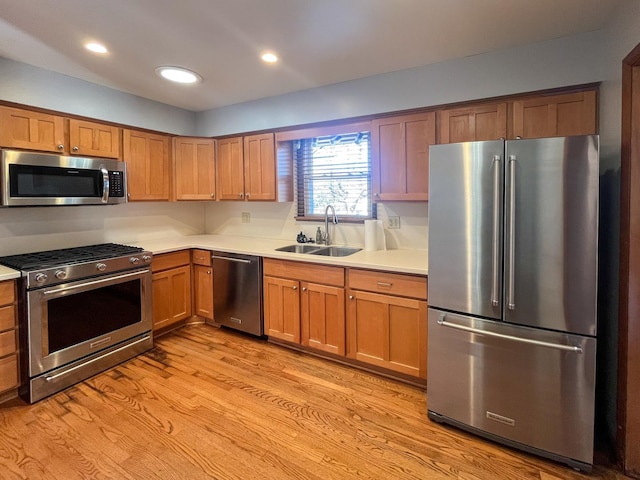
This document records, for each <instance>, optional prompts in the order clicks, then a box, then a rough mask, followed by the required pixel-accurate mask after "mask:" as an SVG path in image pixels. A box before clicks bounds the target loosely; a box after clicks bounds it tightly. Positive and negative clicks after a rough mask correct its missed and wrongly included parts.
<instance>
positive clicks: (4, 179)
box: [0, 150, 127, 207]
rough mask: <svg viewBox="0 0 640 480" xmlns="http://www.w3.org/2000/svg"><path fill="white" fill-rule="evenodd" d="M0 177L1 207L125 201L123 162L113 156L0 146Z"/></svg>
mask: <svg viewBox="0 0 640 480" xmlns="http://www.w3.org/2000/svg"><path fill="white" fill-rule="evenodd" d="M0 180H1V183H0V189H1V192H0V193H1V201H0V204H1V205H2V206H4V207H30V206H40V205H45V206H46V205H49V206H51V205H112V204H117V203H125V202H126V201H127V181H126V164H125V163H124V162H120V161H118V160H113V159H106V158H83V157H68V156H63V155H54V154H47V153H35V152H21V151H17V150H3V151H2V165H1V169H0Z"/></svg>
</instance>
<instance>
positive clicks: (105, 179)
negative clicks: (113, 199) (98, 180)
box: [100, 165, 109, 203]
mask: <svg viewBox="0 0 640 480" xmlns="http://www.w3.org/2000/svg"><path fill="white" fill-rule="evenodd" d="M100 171H101V172H102V203H109V171H108V170H107V169H106V168H104V165H100Z"/></svg>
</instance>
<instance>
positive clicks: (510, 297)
mask: <svg viewBox="0 0 640 480" xmlns="http://www.w3.org/2000/svg"><path fill="white" fill-rule="evenodd" d="M507 231H508V242H509V258H508V265H507V277H508V279H507V308H509V310H515V309H516V300H515V296H516V292H515V264H516V156H515V155H509V221H508V226H507Z"/></svg>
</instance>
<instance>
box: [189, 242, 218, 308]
mask: <svg viewBox="0 0 640 480" xmlns="http://www.w3.org/2000/svg"><path fill="white" fill-rule="evenodd" d="M191 262H192V263H193V287H194V310H195V312H194V313H195V314H196V315H199V316H201V317H203V318H205V319H208V320H213V319H214V312H213V268H212V267H211V252H210V251H208V250H200V249H196V250H192V251H191Z"/></svg>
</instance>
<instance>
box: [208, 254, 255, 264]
mask: <svg viewBox="0 0 640 480" xmlns="http://www.w3.org/2000/svg"><path fill="white" fill-rule="evenodd" d="M211 258H217V259H218V260H228V261H230V262H237V263H251V260H245V259H244V258H232V257H221V256H220V255H211Z"/></svg>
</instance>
